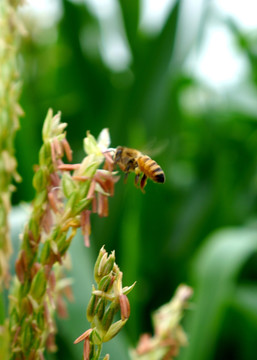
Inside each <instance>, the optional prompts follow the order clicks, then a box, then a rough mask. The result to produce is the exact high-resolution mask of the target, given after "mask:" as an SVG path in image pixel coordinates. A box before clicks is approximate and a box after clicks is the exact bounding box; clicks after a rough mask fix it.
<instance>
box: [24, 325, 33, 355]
mask: <svg viewBox="0 0 257 360" xmlns="http://www.w3.org/2000/svg"><path fill="white" fill-rule="evenodd" d="M33 338H34V332H33V330H32V326H31V324H30V323H28V322H25V321H24V322H23V324H22V328H21V346H22V349H23V351H24V352H26V351H27V350H28V349H29V348H30V346H31V343H32V341H33Z"/></svg>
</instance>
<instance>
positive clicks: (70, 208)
mask: <svg viewBox="0 0 257 360" xmlns="http://www.w3.org/2000/svg"><path fill="white" fill-rule="evenodd" d="M78 201H79V193H78V192H77V191H75V192H73V193H72V194H71V196H70V197H69V198H68V201H67V204H66V210H65V216H66V215H67V214H69V215H70V214H74V212H75V211H74V208H75V206H76V204H77V203H78Z"/></svg>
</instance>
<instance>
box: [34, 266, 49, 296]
mask: <svg viewBox="0 0 257 360" xmlns="http://www.w3.org/2000/svg"><path fill="white" fill-rule="evenodd" d="M46 285H47V280H46V276H45V271H44V268H41V269H40V270H38V272H37V273H36V275H35V276H34V278H33V280H32V283H31V288H30V295H31V296H32V297H33V298H34V299H35V300H37V301H40V300H41V299H42V297H43V296H44V294H45V291H46Z"/></svg>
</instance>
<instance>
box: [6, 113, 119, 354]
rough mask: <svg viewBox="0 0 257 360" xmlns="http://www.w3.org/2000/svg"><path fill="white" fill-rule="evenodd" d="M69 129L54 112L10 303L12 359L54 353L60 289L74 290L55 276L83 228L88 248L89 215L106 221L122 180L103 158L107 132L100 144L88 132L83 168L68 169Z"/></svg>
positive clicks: (47, 126)
mask: <svg viewBox="0 0 257 360" xmlns="http://www.w3.org/2000/svg"><path fill="white" fill-rule="evenodd" d="M65 127H66V124H64V123H61V122H60V114H57V115H55V116H53V112H52V110H49V112H48V114H47V117H46V120H45V122H44V126H43V145H42V148H41V150H40V153H39V165H38V166H37V167H36V168H35V170H36V173H35V175H34V178H33V186H34V187H35V189H36V195H35V199H34V201H33V204H32V211H31V215H30V218H29V220H28V223H27V224H26V226H25V229H24V232H23V234H22V243H21V250H20V252H19V255H18V258H17V261H16V275H17V278H16V280H15V282H14V286H13V290H12V295H11V301H10V324H9V328H10V338H11V352H12V358H13V359H16V358H19V359H31V360H33V359H39V358H40V359H42V358H43V350H44V348H45V346H46V345H48V348H49V349H50V350H54V349H55V344H54V334H55V331H56V330H55V324H54V320H53V315H54V312H55V309H56V307H57V310H58V309H59V310H61V313H62V314H64V313H65V308H64V302H63V298H62V292H60V289H63V287H64V288H65V289H66V291H67V288H69V286H68V285H69V281H68V282H67V281H66V280H65V279H62V280H60V279H59V276H57V275H56V271H57V269H58V268H59V267H60V266H62V265H63V264H64V262H65V260H66V258H67V250H68V248H69V246H70V243H71V241H72V239H73V237H74V236H75V234H76V231H77V229H78V228H81V229H82V232H83V234H84V237H85V243H86V245H89V235H90V221H89V215H90V212H91V211H93V212H97V213H98V214H99V215H100V216H107V214H108V207H107V205H108V197H109V196H110V195H113V189H114V183H115V182H116V181H117V177H116V176H115V174H113V173H112V161H111V158H109V157H106V155H104V154H103V151H104V149H107V146H108V144H109V141H110V139H109V133H108V131H107V130H103V131H102V133H101V134H100V137H99V139H98V141H97V140H96V139H95V138H94V137H93V136H92V135H91V134H89V133H88V134H87V137H86V139H85V142H84V144H85V151H86V152H87V156H86V157H85V158H84V159H83V160H82V162H81V164H64V162H63V160H62V159H63V157H64V156H66V158H67V160H68V161H71V160H72V151H71V149H70V146H69V144H68V142H67V140H66V133H65V132H64V129H65ZM102 163H104V169H101V165H102ZM71 171H72V173H71ZM58 273H59V270H58ZM60 284H62V286H60ZM64 285H65V286H64ZM67 286H68V287H67ZM35 339H36V340H35Z"/></svg>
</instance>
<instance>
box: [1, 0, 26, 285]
mask: <svg viewBox="0 0 257 360" xmlns="http://www.w3.org/2000/svg"><path fill="white" fill-rule="evenodd" d="M17 5H18V2H17V3H16V2H14V1H8V0H1V2H0V28H1V32H0V112H1V115H0V291H1V288H2V286H3V285H5V286H7V285H8V280H9V270H8V268H9V265H8V262H9V257H10V254H11V241H10V235H9V225H8V213H9V211H10V203H11V193H12V191H13V190H14V186H13V185H12V184H11V183H12V181H13V180H15V181H19V180H20V177H19V175H18V174H17V172H16V167H17V162H16V159H15V151H14V138H15V134H16V131H17V130H18V128H19V117H20V116H21V115H22V113H23V112H22V109H21V108H20V106H19V104H18V99H19V96H20V82H19V73H18V70H17V48H18V39H19V36H20V34H21V33H22V32H23V31H24V30H23V28H22V26H21V23H20V19H19V17H18V15H17V13H16V6H17Z"/></svg>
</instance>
